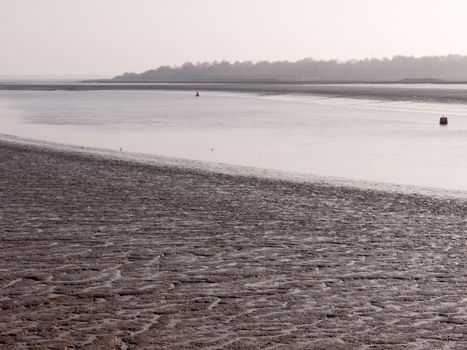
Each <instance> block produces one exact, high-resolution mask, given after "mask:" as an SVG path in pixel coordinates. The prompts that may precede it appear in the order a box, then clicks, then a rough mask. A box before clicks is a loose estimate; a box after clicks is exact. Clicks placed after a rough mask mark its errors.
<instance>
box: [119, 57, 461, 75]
mask: <svg viewBox="0 0 467 350" xmlns="http://www.w3.org/2000/svg"><path fill="white" fill-rule="evenodd" d="M114 79H115V80H119V81H183V80H185V81H186V80H249V79H253V80H254V79H258V80H298V81H400V80H423V79H430V80H431V79H432V80H449V81H465V80H467V56H459V55H449V56H425V57H420V58H415V57H407V56H395V57H393V58H392V59H388V58H383V59H364V60H350V61H345V62H340V61H336V60H329V61H323V60H314V59H311V58H307V59H303V60H300V61H297V62H288V61H277V62H268V61H261V62H257V63H253V62H251V61H246V62H234V63H229V62H226V61H222V62H217V61H215V62H212V63H210V62H202V63H196V64H193V63H190V62H187V63H185V64H183V65H181V66H174V67H170V66H162V67H159V68H157V69H151V70H148V71H146V72H144V73H140V74H138V73H124V74H122V75H119V76H117V77H115V78H114Z"/></svg>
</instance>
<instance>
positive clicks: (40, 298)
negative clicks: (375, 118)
mask: <svg viewBox="0 0 467 350" xmlns="http://www.w3.org/2000/svg"><path fill="white" fill-rule="evenodd" d="M0 203H1V205H0V222H1V226H0V238H1V240H0V348H2V349H3V348H5V349H463V348H466V347H467V334H466V332H465V327H466V323H467V316H466V315H467V314H466V310H467V297H466V294H465V291H466V290H467V273H466V270H465V266H466V263H467V258H466V257H467V240H466V218H467V217H466V201H465V200H464V199H462V198H460V199H459V198H458V199H449V198H437V197H435V196H427V195H422V194H404V193H398V192H385V191H377V190H372V189H363V188H351V187H345V186H332V185H326V184H320V183H313V182H292V181H286V180H283V181H281V180H273V179H266V178H261V177H254V176H234V175H228V174H219V173H214V172H209V171H201V170H196V169H190V168H183V167H179V166H172V165H167V166H164V165H150V164H144V163H141V162H132V161H124V160H116V159H110V158H105V157H102V156H98V155H90V154H83V153H80V152H72V151H67V152H65V151H60V150H56V149H51V148H47V147H37V146H32V145H26V144H19V143H13V142H8V141H0Z"/></svg>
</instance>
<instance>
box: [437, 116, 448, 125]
mask: <svg viewBox="0 0 467 350" xmlns="http://www.w3.org/2000/svg"><path fill="white" fill-rule="evenodd" d="M439 125H448V118H447V117H444V116H443V117H441V118H439Z"/></svg>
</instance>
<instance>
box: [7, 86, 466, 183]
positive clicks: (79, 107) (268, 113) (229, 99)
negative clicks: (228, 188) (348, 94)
mask: <svg viewBox="0 0 467 350" xmlns="http://www.w3.org/2000/svg"><path fill="white" fill-rule="evenodd" d="M443 114H445V115H447V116H448V117H449V125H448V126H447V127H440V126H439V125H438V120H439V117H440V116H441V115H443ZM0 118H1V122H2V123H1V130H0V133H5V134H13V135H17V136H23V137H30V138H35V139H40V140H46V141H53V142H60V143H67V144H75V145H82V146H92V147H102V148H110V149H119V148H120V147H121V148H122V149H123V151H129V152H130V151H131V152H142V153H148V154H160V155H165V156H174V157H181V158H187V159H198V160H207V161H215V162H221V163H227V164H241V165H247V166H256V167H262V168H270V169H277V170H287V171H293V172H301V173H312V174H317V175H324V176H337V177H344V178H352V179H361V180H368V181H378V182H389V183H397V184H408V185H420V186H431V187H439V188H450V189H462V190H467V157H466V154H467V108H466V106H464V105H459V104H435V103H414V102H385V101H383V102H381V101H368V100H352V99H339V98H323V97H311V96H307V97H303V96H300V97H299V96H285V95H280V96H279V95H278V96H257V95H248V94H229V93H214V92H203V93H202V94H201V97H200V98H195V97H194V93H192V92H161V91H0Z"/></svg>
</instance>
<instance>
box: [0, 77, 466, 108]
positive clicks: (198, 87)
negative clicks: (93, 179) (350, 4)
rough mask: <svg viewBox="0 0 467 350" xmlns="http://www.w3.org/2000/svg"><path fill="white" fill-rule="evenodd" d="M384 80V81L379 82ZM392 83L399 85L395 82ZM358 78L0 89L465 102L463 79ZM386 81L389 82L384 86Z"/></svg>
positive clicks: (2, 85) (13, 87) (9, 87)
mask: <svg viewBox="0 0 467 350" xmlns="http://www.w3.org/2000/svg"><path fill="white" fill-rule="evenodd" d="M383 84H384V85H383ZM396 84H399V85H402V86H396ZM416 84H423V83H421V82H420V81H418V82H417V83H416V82H405V83H401V82H385V83H383V82H380V83H376V82H365V83H364V82H359V83H352V82H346V83H337V82H327V83H313V84H311V83H305V82H300V83H298V82H294V83H290V82H285V81H281V82H267V83H265V82H261V83H260V82H253V81H250V82H241V83H239V82H216V83H213V82H208V81H206V82H173V83H167V82H165V83H164V82H160V83H150V82H145V83H140V82H138V83H124V82H116V81H112V83H108V82H107V83H103V82H101V83H98V82H93V83H90V82H71V83H53V82H51V83H19V82H18V83H1V82H0V90H10V91H13V90H14V91H20V90H30V91H55V90H63V91H97V90H136V91H137V90H154V91H190V93H195V92H196V91H199V92H206V91H219V92H234V93H253V94H278V95H279V94H285V95H287V94H290V95H302V96H304V95H305V96H306V95H309V96H322V97H334V98H339V97H340V98H352V99H369V100H383V101H406V102H435V103H457V104H467V88H463V87H461V86H456V87H452V88H449V87H448V86H446V85H447V84H456V85H460V84H467V83H466V82H456V83H449V82H442V83H441V82H438V83H424V84H427V85H424V86H423V87H419V86H416ZM388 85H389V86H388Z"/></svg>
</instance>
